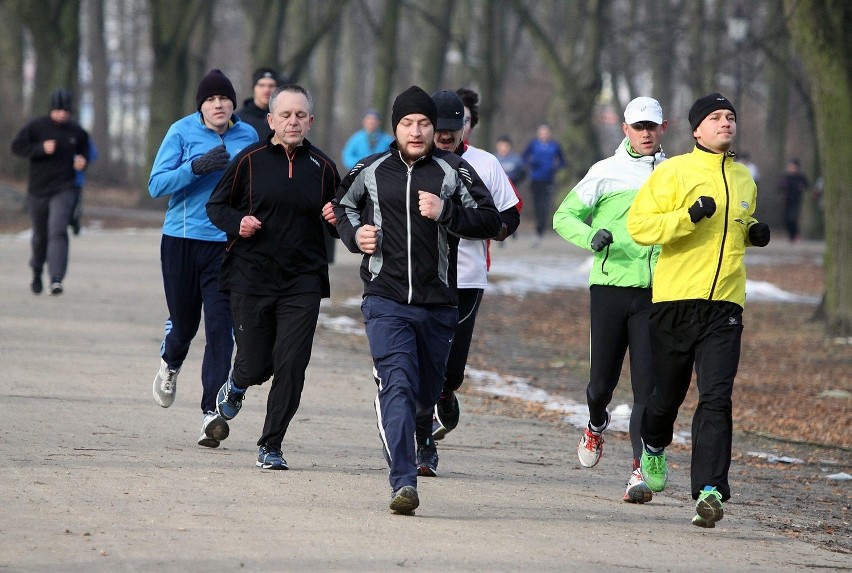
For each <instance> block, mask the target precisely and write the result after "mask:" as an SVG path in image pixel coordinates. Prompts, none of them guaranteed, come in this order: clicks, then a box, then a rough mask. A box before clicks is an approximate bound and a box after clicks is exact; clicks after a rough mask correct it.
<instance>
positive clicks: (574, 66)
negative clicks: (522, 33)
mask: <svg viewBox="0 0 852 573" xmlns="http://www.w3.org/2000/svg"><path fill="white" fill-rule="evenodd" d="M609 4H610V0H589V1H588V2H570V3H563V2H559V1H554V2H538V3H536V4H535V6H534V7H531V6H530V5H529V4H528V3H526V2H522V1H521V0H513V2H512V6H513V8H514V10H515V12H516V13H517V14H518V16H519V18H520V20H521V23H522V25H523V26H524V28H525V29H526V30H527V32H528V33H529V34H530V36H531V37H532V41H533V43H534V44H535V45H536V47H537V48H538V52H539V54H540V55H541V57H542V58H543V59H544V61H545V62H546V63H547V66H548V68H549V69H550V70H551V73H552V77H553V82H554V90H553V91H554V97H555V100H556V101H557V102H561V104H562V105H561V106H560V107H561V109H560V112H561V113H563V114H565V119H566V120H567V125H565V126H563V129H562V133H561V137H559V139H560V140H561V142H562V144H563V145H564V146H565V147H566V148H568V149H570V150H571V157H572V158H573V162H572V164H571V165H569V170H570V171H571V173H572V175H573V176H574V177H576V176H578V175H580V174H582V173H585V171H586V170H587V169H588V168H589V166H590V165H592V163H594V162H595V161H597V160H598V159H599V154H598V151H597V150H598V134H597V132H596V130H595V129H594V126H593V124H592V117H593V115H594V114H593V110H594V104H595V100H596V98H597V97H598V95H599V94H600V91H601V87H602V84H603V81H602V79H601V75H602V74H601V65H600V53H601V50H602V46H603V43H604V30H606V29H607V26H608V20H607V15H608V13H609V12H608V8H609ZM554 22H558V25H552V24H553V23H554ZM548 24H551V25H550V26H548ZM569 127H570V128H569Z"/></svg>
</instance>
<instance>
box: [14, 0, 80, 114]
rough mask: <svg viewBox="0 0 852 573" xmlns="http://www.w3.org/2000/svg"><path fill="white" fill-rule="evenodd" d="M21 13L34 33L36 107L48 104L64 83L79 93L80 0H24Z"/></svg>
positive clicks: (44, 107)
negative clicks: (31, 0)
mask: <svg viewBox="0 0 852 573" xmlns="http://www.w3.org/2000/svg"><path fill="white" fill-rule="evenodd" d="M17 6H18V14H19V16H20V17H21V20H22V21H23V22H24V25H25V26H26V27H27V28H29V30H30V32H32V36H33V44H34V46H35V51H36V76H35V90H34V92H33V93H34V96H33V108H34V109H36V110H42V109H45V110H46V108H47V105H48V100H49V98H50V94H51V93H52V92H53V90H54V89H56V88H60V87H64V88H67V89H69V90H71V91H72V92H73V93H74V95H75V97H76V96H78V95H79V90H78V89H77V88H78V86H77V60H78V59H79V57H80V0H68V1H65V0H43V1H41V2H20V3H18V4H17Z"/></svg>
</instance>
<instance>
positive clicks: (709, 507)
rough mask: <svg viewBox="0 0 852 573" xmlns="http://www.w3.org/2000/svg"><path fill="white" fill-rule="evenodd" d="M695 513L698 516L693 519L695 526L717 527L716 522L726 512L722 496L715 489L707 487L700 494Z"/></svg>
mask: <svg viewBox="0 0 852 573" xmlns="http://www.w3.org/2000/svg"><path fill="white" fill-rule="evenodd" d="M695 513H697V514H698V515H696V516H695V517H693V518H692V524H693V525H697V526H698V527H716V522H717V521H719V520H720V519H722V517H724V516H725V510H724V509H722V494H721V493H719V491H718V490H717V489H716V488H715V487H712V486H709V485H708V486H706V487H705V488H704V489H703V490H702V491H701V493H699V494H698V500H696V502H695ZM707 524H709V525H707Z"/></svg>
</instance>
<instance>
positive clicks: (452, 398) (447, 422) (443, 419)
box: [432, 392, 461, 440]
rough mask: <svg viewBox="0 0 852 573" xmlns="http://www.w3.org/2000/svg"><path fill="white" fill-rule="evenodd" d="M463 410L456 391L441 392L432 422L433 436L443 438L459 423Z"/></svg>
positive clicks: (438, 438)
mask: <svg viewBox="0 0 852 573" xmlns="http://www.w3.org/2000/svg"><path fill="white" fill-rule="evenodd" d="M460 416H461V410H460V408H459V400H458V398H456V394H455V392H447V393H443V392H442V393H441V397H440V398H438V403H437V404H435V416H434V422H433V424H432V437H433V438H435V439H436V440H441V439H443V438H444V436H446V435H447V434H449V433H450V432H452V431H453V430H455V429H456V426H458V425H459V417H460Z"/></svg>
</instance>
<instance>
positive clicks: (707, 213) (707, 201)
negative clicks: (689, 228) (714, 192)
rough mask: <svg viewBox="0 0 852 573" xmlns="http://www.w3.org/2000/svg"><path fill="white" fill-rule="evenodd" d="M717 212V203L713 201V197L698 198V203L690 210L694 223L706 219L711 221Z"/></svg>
mask: <svg viewBox="0 0 852 573" xmlns="http://www.w3.org/2000/svg"><path fill="white" fill-rule="evenodd" d="M715 212H716V201H714V200H713V197H707V196H706V195H702V196H701V197H699V198H698V201H696V202H695V203H693V204H692V207H690V208H689V218H690V220H691V221H692V222H693V223H697V222H698V221H700V220H701V219H703V218H704V217H707V218H708V219H709V218H710V217H712V216H713V213H715Z"/></svg>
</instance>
